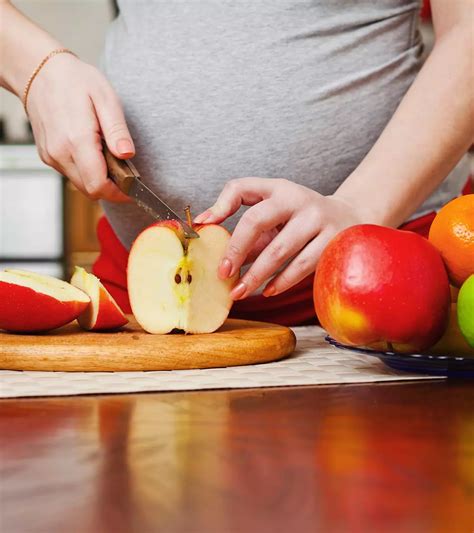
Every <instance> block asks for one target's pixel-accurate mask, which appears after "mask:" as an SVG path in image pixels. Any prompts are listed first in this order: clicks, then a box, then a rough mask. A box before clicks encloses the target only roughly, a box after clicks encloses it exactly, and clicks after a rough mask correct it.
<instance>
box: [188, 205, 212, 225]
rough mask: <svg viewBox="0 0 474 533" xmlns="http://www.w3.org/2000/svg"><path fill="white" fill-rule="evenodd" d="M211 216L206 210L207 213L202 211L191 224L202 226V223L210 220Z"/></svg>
mask: <svg viewBox="0 0 474 533" xmlns="http://www.w3.org/2000/svg"><path fill="white" fill-rule="evenodd" d="M211 216H212V213H211V212H210V211H209V209H208V210H207V211H204V213H201V214H200V215H198V216H197V217H196V218H195V219H194V220H193V222H194V223H195V224H203V223H204V222H206V220H209V218H211Z"/></svg>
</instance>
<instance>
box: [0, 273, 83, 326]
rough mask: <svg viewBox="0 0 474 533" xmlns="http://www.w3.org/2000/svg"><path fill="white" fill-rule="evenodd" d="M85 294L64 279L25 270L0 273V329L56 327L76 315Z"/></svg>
mask: <svg viewBox="0 0 474 533" xmlns="http://www.w3.org/2000/svg"><path fill="white" fill-rule="evenodd" d="M89 302H90V300H89V297H88V296H87V294H85V293H84V292H82V291H80V290H79V289H77V288H76V287H73V286H72V285H70V284H69V283H66V282H65V281H61V280H59V279H56V278H53V277H51V276H44V275H41V274H35V273H34V272H26V271H24V270H4V271H3V272H0V329H5V330H8V331H18V332H38V331H48V330H51V329H54V328H59V327H61V326H64V325H65V324H67V323H69V322H71V321H72V320H74V319H75V318H77V317H78V316H79V315H80V314H81V313H82V312H83V311H84V309H86V308H87V306H88V305H89Z"/></svg>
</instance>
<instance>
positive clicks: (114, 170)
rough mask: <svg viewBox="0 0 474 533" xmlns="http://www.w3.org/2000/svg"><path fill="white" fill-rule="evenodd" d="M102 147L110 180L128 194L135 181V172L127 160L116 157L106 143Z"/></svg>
mask: <svg viewBox="0 0 474 533" xmlns="http://www.w3.org/2000/svg"><path fill="white" fill-rule="evenodd" d="M102 147H103V150H104V157H105V162H106V163H107V171H108V175H109V178H110V179H111V180H112V181H113V182H114V183H115V185H117V187H118V188H119V189H120V190H121V191H122V192H123V193H125V194H128V192H129V190H130V187H131V185H132V183H133V180H134V179H135V177H136V176H135V174H134V172H133V170H132V169H131V168H130V167H129V165H128V163H127V160H126V159H119V158H118V157H115V156H114V154H113V153H112V152H111V151H110V150H109V149H108V147H107V145H106V144H105V142H102Z"/></svg>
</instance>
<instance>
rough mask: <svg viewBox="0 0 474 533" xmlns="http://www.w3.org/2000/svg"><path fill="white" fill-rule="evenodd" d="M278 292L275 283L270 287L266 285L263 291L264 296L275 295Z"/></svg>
mask: <svg viewBox="0 0 474 533" xmlns="http://www.w3.org/2000/svg"><path fill="white" fill-rule="evenodd" d="M275 293H276V289H275V287H274V286H273V285H269V286H268V287H265V290H264V291H263V292H262V294H263V296H266V297H267V298H268V296H273V295H274V294H275Z"/></svg>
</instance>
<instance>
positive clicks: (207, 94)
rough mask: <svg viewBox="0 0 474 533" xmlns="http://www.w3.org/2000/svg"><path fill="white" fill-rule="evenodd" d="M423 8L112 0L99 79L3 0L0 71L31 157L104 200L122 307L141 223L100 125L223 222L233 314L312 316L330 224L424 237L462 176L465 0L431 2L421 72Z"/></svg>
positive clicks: (102, 266)
mask: <svg viewBox="0 0 474 533" xmlns="http://www.w3.org/2000/svg"><path fill="white" fill-rule="evenodd" d="M419 9H420V5H419V2H418V1H416V0H380V1H377V2H374V1H373V0H359V1H354V0H334V1H330V2H329V1H327V0H252V1H250V0H249V1H247V0H245V1H244V0H242V1H238V0H233V1H231V0H187V1H185V0H183V1H177V0H169V1H134V0H119V15H118V17H117V18H116V19H115V20H114V21H113V23H112V24H111V26H110V28H109V31H108V34H107V39H106V44H105V50H104V53H103V56H102V60H101V71H102V72H100V71H99V70H97V69H95V68H94V67H92V66H90V65H87V64H85V63H83V62H82V61H81V60H80V59H79V58H77V57H76V56H74V55H73V54H71V53H69V51H67V50H64V49H63V48H62V45H61V43H59V42H57V41H56V40H55V39H54V38H53V37H51V36H50V35H48V34H47V33H46V32H44V31H43V30H41V29H40V28H38V27H37V26H36V25H35V24H34V23H33V22H32V21H30V20H28V19H27V18H25V17H24V16H23V15H22V14H21V13H20V12H19V11H17V10H16V9H15V8H14V7H13V6H12V5H11V4H10V3H9V2H6V1H1V2H0V10H1V19H2V32H1V36H0V39H1V46H2V64H1V72H0V82H1V84H2V85H3V87H5V88H7V89H9V90H10V91H12V92H14V93H15V94H17V95H18V96H19V97H20V98H22V100H23V103H24V105H25V109H26V111H27V113H28V115H29V118H30V120H31V124H32V127H33V132H34V135H35V140H36V144H37V146H38V150H39V153H40V155H41V157H42V159H43V161H45V162H46V163H47V164H48V165H51V166H52V167H54V168H55V169H57V170H58V171H59V172H61V173H62V174H64V175H65V176H67V177H68V178H69V179H70V180H71V181H72V182H73V183H74V184H75V185H76V187H78V188H79V189H80V190H81V191H83V192H84V194H87V195H88V196H89V197H91V198H93V199H101V200H102V201H103V206H104V210H105V214H106V218H104V219H103V220H102V221H101V222H100V224H99V237H100V240H101V244H102V251H101V255H100V258H99V260H98V262H97V264H96V266H95V272H96V274H97V275H99V276H100V277H101V278H102V279H103V281H104V283H105V284H106V285H107V287H108V288H109V290H110V291H111V292H112V294H113V295H114V296H115V297H116V298H117V299H118V301H119V303H120V305H121V306H122V307H123V308H124V309H125V310H128V305H129V304H128V299H127V293H126V277H125V267H126V259H127V250H128V249H129V247H130V245H131V243H132V241H133V239H134V238H135V237H136V235H137V234H138V233H139V232H140V230H142V229H143V228H144V227H145V226H147V225H148V224H150V223H151V222H152V220H151V219H150V218H148V216H147V215H146V214H145V213H143V212H142V211H141V210H140V209H139V208H138V207H136V206H135V205H134V204H132V203H129V202H126V201H125V200H126V199H125V197H124V196H123V195H122V194H121V193H120V192H119V191H118V190H117V189H116V187H115V186H114V185H113V183H112V182H111V181H110V180H108V179H107V174H106V166H105V162H104V158H103V155H102V151H101V141H100V140H101V136H103V137H105V140H106V142H107V144H108V146H109V148H110V149H111V150H112V151H113V152H114V153H115V154H116V155H117V156H118V157H122V158H128V157H132V156H135V159H134V162H135V164H136V166H137V167H138V169H139V170H140V172H141V175H142V177H143V179H144V180H145V181H146V183H147V184H148V185H149V186H150V187H151V188H152V189H153V190H154V191H156V193H157V194H159V195H160V196H161V197H162V198H163V199H164V200H165V201H166V202H168V203H169V204H170V205H171V206H173V207H174V208H175V209H176V210H180V209H183V208H184V206H185V205H187V204H191V205H192V207H193V211H194V212H195V213H201V214H200V215H199V216H198V217H197V221H199V222H204V221H205V222H219V223H221V222H223V223H224V224H225V225H226V226H227V227H229V229H234V235H233V237H232V239H231V241H230V244H229V247H228V251H227V254H226V257H225V258H223V261H222V264H221V266H220V268H219V275H220V276H222V277H226V276H229V275H230V274H231V273H232V272H235V271H236V270H237V269H238V268H239V267H240V266H242V265H243V264H246V263H249V264H250V267H248V266H247V267H246V268H244V269H243V272H244V273H243V274H242V278H241V280H240V282H239V283H238V284H237V286H236V287H235V289H234V292H233V297H234V299H235V300H238V301H237V302H236V305H235V306H234V309H233V313H234V316H239V317H245V318H259V319H265V320H270V321H275V322H280V323H284V324H290V325H297V324H304V323H310V322H311V321H314V310H313V304H312V296H311V280H312V273H313V272H314V269H315V267H316V264H317V261H318V258H319V256H320V254H321V252H322V250H323V249H324V247H325V245H326V244H327V242H328V241H329V240H330V239H331V238H332V237H333V236H334V235H335V234H336V233H337V232H338V231H340V230H342V229H344V228H346V227H348V226H351V225H353V224H357V223H376V224H383V225H388V226H393V227H397V226H400V225H402V224H406V223H407V222H408V225H405V227H409V228H411V229H418V230H419V231H421V232H423V231H426V228H427V227H428V226H429V222H430V221H431V219H432V212H434V211H436V210H437V209H438V208H439V207H440V206H441V205H442V204H444V203H446V202H447V201H449V200H450V199H451V198H453V197H455V196H457V195H459V194H460V193H461V190H462V188H463V186H464V185H465V183H466V180H467V178H468V169H467V162H466V160H465V159H464V158H463V155H464V154H465V153H466V151H467V150H468V148H469V146H470V145H471V143H472V142H473V124H474V116H473V107H474V106H473V98H474V90H473V75H474V74H473V72H474V69H473V64H472V62H473V54H474V46H473V36H472V21H473V17H474V12H473V9H474V8H473V3H472V2H470V1H463V0H451V1H449V2H447V1H446V0H433V1H432V12H433V21H434V27H435V33H436V44H435V46H434V50H433V52H432V53H431V55H430V57H429V58H428V60H427V61H426V62H425V63H424V64H423V65H422V63H421V53H422V42H421V40H420V35H419V32H418V29H417V23H418V12H419ZM216 198H217V201H216V202H215V203H214V205H213V206H212V207H211V208H209V205H211V204H212V203H213V202H214V201H215V200H216ZM242 205H245V206H250V208H249V209H248V210H247V211H245V212H244V213H243V215H242V216H241V217H240V218H239V215H241V213H239V214H237V211H238V209H239V208H240V206H242ZM420 217H421V218H420ZM265 285H266V288H265V289H264V290H263V294H262V293H261V289H260V288H261V287H263V286H265Z"/></svg>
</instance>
